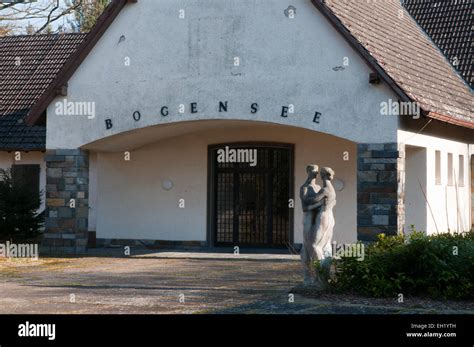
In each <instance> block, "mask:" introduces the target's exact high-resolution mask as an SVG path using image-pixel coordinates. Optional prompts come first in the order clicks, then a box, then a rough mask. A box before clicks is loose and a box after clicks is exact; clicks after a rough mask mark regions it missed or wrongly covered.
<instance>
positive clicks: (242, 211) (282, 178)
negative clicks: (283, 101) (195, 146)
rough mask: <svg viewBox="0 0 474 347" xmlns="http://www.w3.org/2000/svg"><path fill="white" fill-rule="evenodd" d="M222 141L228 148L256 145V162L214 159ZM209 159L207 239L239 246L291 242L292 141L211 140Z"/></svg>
mask: <svg viewBox="0 0 474 347" xmlns="http://www.w3.org/2000/svg"><path fill="white" fill-rule="evenodd" d="M226 147H227V149H228V152H229V150H231V149H235V150H238V149H248V150H254V151H256V154H257V156H256V158H257V161H256V164H255V163H254V165H253V166H252V165H250V163H249V162H232V161H224V162H223V161H222V160H221V161H219V160H218V159H222V157H219V153H222V150H225V148H226ZM219 150H221V152H219ZM234 153H235V152H234ZM254 153H255V152H254ZM241 157H242V156H241ZM227 159H229V158H227ZM209 160H210V174H211V177H210V199H211V204H210V209H211V211H210V212H211V216H210V222H211V233H212V235H210V236H211V238H212V244H213V245H214V246H244V247H245V246H248V247H286V246H287V245H288V243H290V244H292V242H293V240H292V236H293V209H292V208H290V204H289V200H290V199H291V198H293V180H292V178H293V146H292V145H282V144H261V143H257V144H249V143H245V144H241V143H233V144H223V145H215V146H211V147H209Z"/></svg>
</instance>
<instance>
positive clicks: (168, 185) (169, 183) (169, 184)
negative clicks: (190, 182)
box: [161, 179, 173, 190]
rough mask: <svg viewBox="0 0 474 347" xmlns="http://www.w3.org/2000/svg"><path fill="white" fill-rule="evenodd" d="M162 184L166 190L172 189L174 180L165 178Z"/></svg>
mask: <svg viewBox="0 0 474 347" xmlns="http://www.w3.org/2000/svg"><path fill="white" fill-rule="evenodd" d="M161 186H162V187H163V189H164V190H170V189H171V188H173V182H172V181H171V180H170V179H165V180H163V182H162V184H161Z"/></svg>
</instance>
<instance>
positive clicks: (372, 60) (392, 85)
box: [311, 0, 474, 129]
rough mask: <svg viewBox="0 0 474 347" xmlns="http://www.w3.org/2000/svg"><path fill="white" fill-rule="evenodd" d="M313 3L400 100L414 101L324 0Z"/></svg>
mask: <svg viewBox="0 0 474 347" xmlns="http://www.w3.org/2000/svg"><path fill="white" fill-rule="evenodd" d="M311 2H312V3H313V5H314V6H315V7H316V8H317V9H318V10H319V11H320V12H321V13H322V14H323V15H324V16H325V17H326V19H328V20H329V22H330V23H331V24H332V25H333V26H334V28H335V29H336V30H337V31H338V32H339V33H340V34H341V35H342V36H343V37H344V38H345V39H346V41H347V42H348V43H349V44H350V45H351V47H352V48H354V49H355V51H356V52H357V53H358V54H359V55H360V56H361V57H362V58H363V59H364V61H365V62H366V63H367V65H369V67H371V68H372V69H373V70H374V71H375V72H377V73H378V74H379V75H380V77H381V78H382V79H383V80H384V82H385V83H387V84H388V86H389V87H390V88H391V89H392V90H393V91H394V93H395V94H396V95H397V96H398V97H399V98H400V100H402V101H416V100H413V99H412V98H410V97H409V96H408V95H407V94H406V93H405V92H404V91H403V89H402V88H400V87H399V86H398V84H397V83H396V82H395V81H394V80H393V79H392V78H391V77H390V76H389V75H388V74H387V73H386V72H385V70H384V69H383V68H382V67H381V66H380V65H379V63H378V62H377V60H376V59H375V58H374V57H373V56H372V55H371V54H370V53H369V52H368V51H367V50H366V49H365V47H364V46H362V44H361V43H360V42H359V41H357V39H356V38H355V37H354V36H352V34H351V33H350V31H349V30H347V28H346V27H345V26H344V24H342V23H341V21H340V20H339V18H337V16H336V15H335V14H334V13H333V12H332V11H331V10H330V9H329V8H328V7H327V6H326V5H325V3H324V0H311ZM422 111H424V113H425V114H426V115H427V117H430V118H433V119H437V120H440V121H443V122H447V123H451V124H454V125H458V126H462V127H466V128H470V129H474V122H469V121H463V120H460V119H456V118H454V117H450V116H447V115H444V114H440V113H436V112H431V111H428V110H422Z"/></svg>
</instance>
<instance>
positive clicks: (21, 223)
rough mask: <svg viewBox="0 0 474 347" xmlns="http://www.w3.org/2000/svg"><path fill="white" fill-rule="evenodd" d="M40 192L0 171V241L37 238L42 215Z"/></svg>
mask: <svg viewBox="0 0 474 347" xmlns="http://www.w3.org/2000/svg"><path fill="white" fill-rule="evenodd" d="M40 205H41V195H40V192H38V191H36V190H34V189H32V188H31V186H29V185H28V184H27V183H26V182H24V181H22V180H21V179H18V178H17V179H13V178H12V174H11V170H3V169H0V241H2V240H3V241H6V240H12V241H15V242H17V241H24V240H31V239H34V238H35V237H37V236H38V235H39V233H40V228H41V226H42V224H43V215H42V214H37V211H38V209H39V207H40Z"/></svg>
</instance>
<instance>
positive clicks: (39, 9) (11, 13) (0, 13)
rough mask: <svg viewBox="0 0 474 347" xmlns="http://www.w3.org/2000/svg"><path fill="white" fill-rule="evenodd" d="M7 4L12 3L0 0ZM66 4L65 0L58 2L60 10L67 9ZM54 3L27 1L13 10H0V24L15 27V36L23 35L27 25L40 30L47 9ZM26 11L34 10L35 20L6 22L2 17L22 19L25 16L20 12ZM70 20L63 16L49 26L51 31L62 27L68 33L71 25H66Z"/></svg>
mask: <svg viewBox="0 0 474 347" xmlns="http://www.w3.org/2000/svg"><path fill="white" fill-rule="evenodd" d="M7 2H12V1H11V0H10V1H2V0H0V3H7ZM66 2H67V1H66V0H60V1H59V4H60V8H61V9H64V8H66V7H67V3H66ZM55 3H56V0H37V1H27V2H26V3H24V4H17V5H15V6H14V7H13V8H8V9H4V10H0V24H12V25H15V26H16V27H17V28H16V29H15V31H14V33H15V34H25V33H26V32H25V28H26V27H27V26H28V24H31V25H33V26H35V27H36V28H40V27H41V26H42V25H43V24H44V23H45V22H46V19H45V17H46V16H47V15H48V13H49V9H50V8H52V6H54V5H55ZM28 9H30V10H31V9H36V11H35V12H36V13H35V15H34V17H36V18H27V19H21V20H6V19H5V18H4V17H7V18H12V17H16V18H22V17H23V16H24V15H25V14H24V13H21V12H24V11H25V10H28ZM60 12H61V10H59V9H58V10H57V11H56V12H55V13H60ZM30 17H31V16H30ZM41 17H42V18H41ZM70 18H71V16H70V15H69V16H64V17H63V18H61V19H59V20H57V21H55V22H54V23H52V24H51V26H52V27H53V30H57V29H58V28H59V27H61V26H63V27H64V28H66V29H67V30H68V31H70V30H71V29H70V28H71V25H70V24H69V23H68V19H70Z"/></svg>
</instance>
